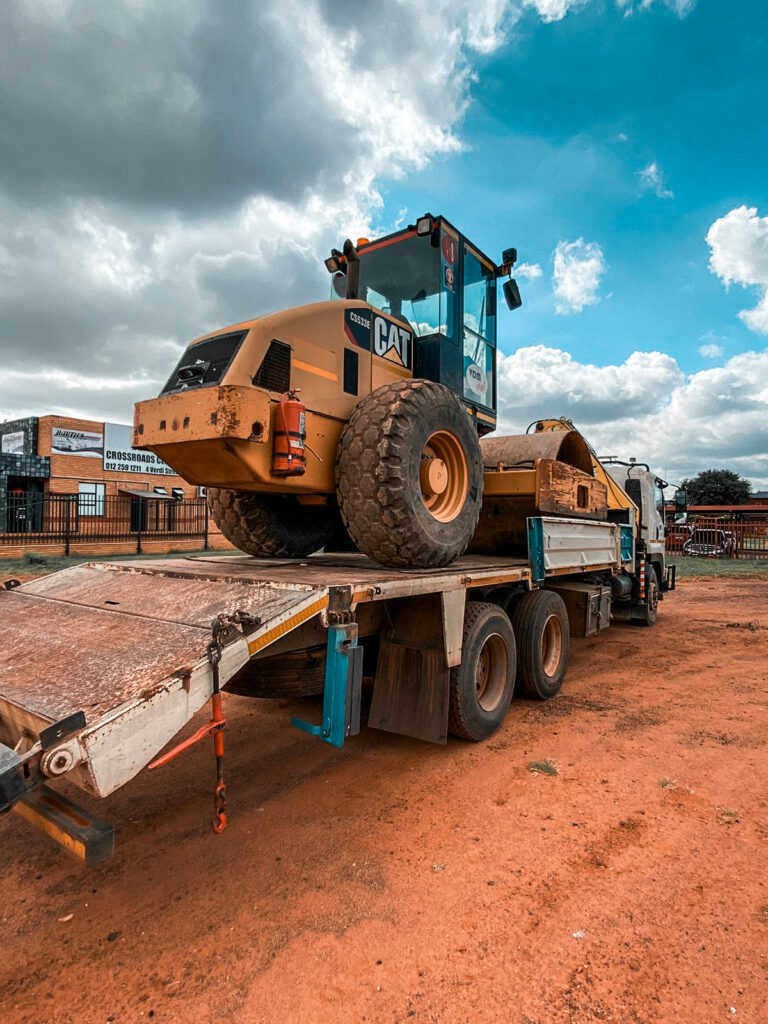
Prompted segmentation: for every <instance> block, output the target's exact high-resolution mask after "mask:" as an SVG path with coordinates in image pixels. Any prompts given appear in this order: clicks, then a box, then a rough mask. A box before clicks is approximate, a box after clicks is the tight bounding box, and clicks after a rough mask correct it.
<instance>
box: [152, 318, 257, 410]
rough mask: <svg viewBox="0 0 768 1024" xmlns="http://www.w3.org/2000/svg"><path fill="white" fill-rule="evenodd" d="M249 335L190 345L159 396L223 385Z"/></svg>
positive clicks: (234, 333)
mask: <svg viewBox="0 0 768 1024" xmlns="http://www.w3.org/2000/svg"><path fill="white" fill-rule="evenodd" d="M247 333H248V331H232V332H231V333H230V334H217V335H216V337H215V338H207V339H206V340H205V341H199V342H198V343H197V344H196V345H190V346H189V348H188V349H186V351H185V352H184V354H183V355H182V357H181V359H180V360H179V362H178V365H177V366H176V369H175V370H174V371H173V373H172V374H171V376H170V377H169V378H168V383H167V384H166V385H165V387H164V388H163V390H162V391H161V392H160V394H161V395H170V394H173V393H174V392H176V391H192V390H194V389H195V388H209V387H211V386H212V385H214V384H220V383H221V380H222V378H223V377H224V374H225V373H226V372H227V370H228V369H229V367H230V364H231V362H232V360H233V359H234V358H235V354H236V353H237V350H238V349H239V348H240V345H241V344H242V342H243V338H244V337H245V336H246V334H247Z"/></svg>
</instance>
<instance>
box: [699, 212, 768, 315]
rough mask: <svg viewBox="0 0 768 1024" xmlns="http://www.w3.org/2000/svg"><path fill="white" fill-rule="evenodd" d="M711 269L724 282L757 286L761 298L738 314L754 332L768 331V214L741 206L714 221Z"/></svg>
mask: <svg viewBox="0 0 768 1024" xmlns="http://www.w3.org/2000/svg"><path fill="white" fill-rule="evenodd" d="M707 244H708V245H709V248H710V250H711V252H710V257H709V269H710V270H711V271H712V273H713V274H717V276H718V277H719V278H720V280H721V281H722V282H723V284H725V285H726V287H728V285H731V284H740V285H742V286H744V287H748V286H750V285H756V286H757V287H758V288H759V289H760V300H759V302H758V304H757V305H756V306H755V308H754V309H745V310H742V311H741V312H740V313H739V317H740V318H741V319H742V320H743V321H744V323H745V324H746V325H747V327H749V329H750V330H752V331H757V332H758V333H759V334H768V217H758V215H757V209H756V207H754V206H751V207H747V206H739V207H736V209H734V210H731V211H730V213H727V214H726V215H725V216H724V217H720V218H719V219H718V220H716V221H715V222H714V224H713V225H712V226H711V227H710V229H709V231H708V232H707Z"/></svg>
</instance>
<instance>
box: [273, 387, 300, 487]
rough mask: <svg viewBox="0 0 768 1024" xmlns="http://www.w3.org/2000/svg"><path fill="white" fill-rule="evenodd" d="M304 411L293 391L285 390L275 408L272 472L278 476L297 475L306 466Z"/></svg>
mask: <svg viewBox="0 0 768 1024" xmlns="http://www.w3.org/2000/svg"><path fill="white" fill-rule="evenodd" d="M306 412H307V410H306V407H305V406H304V405H303V403H302V402H300V401H299V399H298V398H297V397H296V392H295V391H286V392H285V394H284V395H283V396H282V397H281V398H280V401H279V403H278V405H277V408H276V409H275V425H274V430H273V437H274V440H273V443H272V472H273V473H275V474H276V475H278V476H299V475H300V474H301V473H303V472H304V471H305V470H306V468H307V457H306V455H305V454H304V439H305V437H306V436H307V431H306V425H305V420H306Z"/></svg>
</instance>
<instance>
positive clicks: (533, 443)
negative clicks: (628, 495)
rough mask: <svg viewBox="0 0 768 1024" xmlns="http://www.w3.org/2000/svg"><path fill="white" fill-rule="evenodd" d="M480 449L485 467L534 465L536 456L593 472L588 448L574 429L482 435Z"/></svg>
mask: <svg viewBox="0 0 768 1024" xmlns="http://www.w3.org/2000/svg"><path fill="white" fill-rule="evenodd" d="M480 452H481V455H482V458H483V465H484V466H485V468H486V469H495V468H496V467H497V466H533V463H534V460H535V459H555V460H557V461H558V462H565V463H567V464H568V465H569V466H573V467H574V468H575V469H580V470H581V471H582V473H588V474H589V476H593V471H592V457H591V455H590V454H589V448H587V443H586V441H585V440H584V438H583V437H582V436H581V434H579V433H578V431H575V430H567V431H562V430H559V431H548V432H545V433H541V434H513V435H510V436H509V437H496V436H493V437H483V438H481V439H480Z"/></svg>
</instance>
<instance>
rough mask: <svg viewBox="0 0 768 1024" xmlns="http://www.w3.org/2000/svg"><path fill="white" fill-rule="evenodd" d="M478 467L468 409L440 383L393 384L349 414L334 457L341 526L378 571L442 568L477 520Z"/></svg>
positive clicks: (480, 485) (466, 540) (460, 550)
mask: <svg viewBox="0 0 768 1024" xmlns="http://www.w3.org/2000/svg"><path fill="white" fill-rule="evenodd" d="M482 492H483V465H482V459H481V456H480V443H479V441H478V438H477V432H476V430H475V427H474V426H473V425H472V421H471V420H470V418H469V416H468V415H467V412H466V409H465V408H464V406H463V405H462V404H461V402H460V401H459V399H458V398H457V397H456V395H455V394H454V393H453V392H452V391H451V390H450V389H449V388H447V387H445V386H444V385H443V384H435V383H434V382H433V381H428V380H407V381H398V382H396V383H394V384H386V385H384V387H381V388H378V389H377V390H376V391H373V392H372V393H371V394H370V395H368V396H367V397H366V398H364V399H363V400H362V401H361V402H360V403H359V404H358V405H357V407H356V408H355V410H354V412H353V413H352V416H351V418H350V420H349V423H348V424H347V426H346V428H345V430H344V433H343V434H342V436H341V441H340V443H339V450H338V453H337V456H336V493H337V495H338V499H339V508H340V509H341V516H342V519H343V520H344V525H345V526H346V527H347V530H348V531H349V534H350V536H351V537H352V540H353V541H354V542H355V544H356V545H357V547H358V548H359V549H360V551H362V552H364V553H365V554H366V555H368V556H369V557H370V558H373V559H375V560H376V561H377V562H380V563H381V564H382V565H391V566H407V567H408V568H414V569H429V568H436V567H438V566H441V565H448V564H449V563H450V562H452V561H453V560H454V559H455V558H458V557H459V555H461V554H463V553H464V552H465V551H466V549H467V547H468V546H469V542H470V541H471V540H472V537H473V536H474V533H475V530H476V528H477V522H478V519H479V518H480V507H481V504H482Z"/></svg>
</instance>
